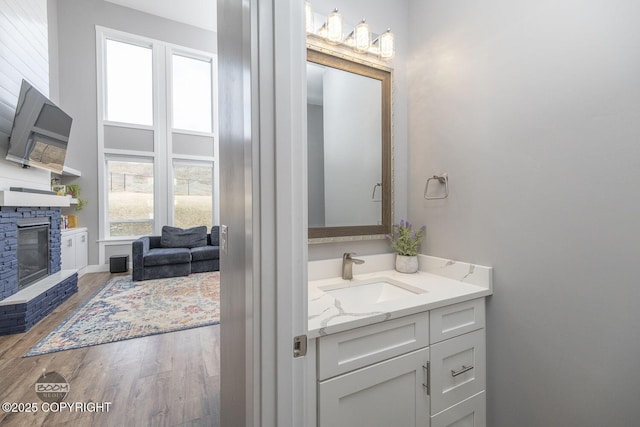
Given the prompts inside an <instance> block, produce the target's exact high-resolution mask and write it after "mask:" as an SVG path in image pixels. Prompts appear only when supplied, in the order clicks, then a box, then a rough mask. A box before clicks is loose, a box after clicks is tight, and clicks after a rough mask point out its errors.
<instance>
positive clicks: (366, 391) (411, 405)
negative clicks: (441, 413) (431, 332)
mask: <svg viewBox="0 0 640 427" xmlns="http://www.w3.org/2000/svg"><path fill="white" fill-rule="evenodd" d="M428 361H429V349H428V348H423V349H421V350H417V351H414V352H412V353H408V354H405V355H402V356H398V357H395V358H393V359H389V360H386V361H384V362H380V363H377V364H375V365H371V366H368V367H366V368H362V369H359V370H357V371H353V372H350V373H348V374H344V375H341V376H339V377H335V378H333V379H330V380H326V381H323V382H321V383H320V386H319V426H320V427H337V426H345V427H353V426H367V427H389V426H394V427H415V426H421V427H426V426H428V425H429V396H428V395H427V390H426V387H425V386H424V385H423V384H426V383H427V375H428V373H427V369H426V368H425V366H427V362H428Z"/></svg>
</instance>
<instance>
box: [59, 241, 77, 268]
mask: <svg viewBox="0 0 640 427" xmlns="http://www.w3.org/2000/svg"><path fill="white" fill-rule="evenodd" d="M60 249H61V253H60V258H61V266H60V268H61V269H62V270H71V269H74V268H76V246H75V242H74V235H73V234H71V235H66V236H65V235H63V236H62V244H61V248H60Z"/></svg>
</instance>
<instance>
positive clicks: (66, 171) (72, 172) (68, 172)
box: [62, 166, 82, 177]
mask: <svg viewBox="0 0 640 427" xmlns="http://www.w3.org/2000/svg"><path fill="white" fill-rule="evenodd" d="M62 176H75V177H80V176H82V172H80V171H79V170H78V169H74V168H70V167H69V166H63V167H62Z"/></svg>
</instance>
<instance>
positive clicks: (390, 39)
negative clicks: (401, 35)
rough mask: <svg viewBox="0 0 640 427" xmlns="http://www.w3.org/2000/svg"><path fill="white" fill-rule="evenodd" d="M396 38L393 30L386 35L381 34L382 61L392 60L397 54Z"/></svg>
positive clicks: (385, 33) (386, 32)
mask: <svg viewBox="0 0 640 427" xmlns="http://www.w3.org/2000/svg"><path fill="white" fill-rule="evenodd" d="M394 43H395V37H394V35H393V33H392V32H391V30H390V29H389V30H387V31H385V32H384V33H382V34H380V37H379V46H378V48H379V49H380V58H382V59H391V58H393V55H394V54H395V46H394Z"/></svg>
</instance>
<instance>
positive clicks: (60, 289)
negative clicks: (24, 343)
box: [0, 206, 78, 335]
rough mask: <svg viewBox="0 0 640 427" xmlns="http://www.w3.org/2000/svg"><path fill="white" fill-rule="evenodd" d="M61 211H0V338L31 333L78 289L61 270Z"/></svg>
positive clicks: (74, 280) (73, 277) (8, 208)
mask: <svg viewBox="0 0 640 427" xmlns="http://www.w3.org/2000/svg"><path fill="white" fill-rule="evenodd" d="M60 220H61V210H60V208H58V207H12V206H0V335H7V334H12V333H17V332H26V331H27V330H28V329H29V328H31V326H33V325H35V324H36V323H37V322H38V321H40V320H41V319H42V318H43V317H44V316H46V315H47V314H49V313H50V312H51V311H53V309H54V308H56V307H57V306H58V305H60V304H61V303H62V302H64V301H65V300H66V299H67V298H69V297H70V296H71V295H72V294H74V293H75V292H77V290H78V274H77V272H76V271H75V270H68V271H61V270H60V254H61V246H60V243H61V235H60Z"/></svg>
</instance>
